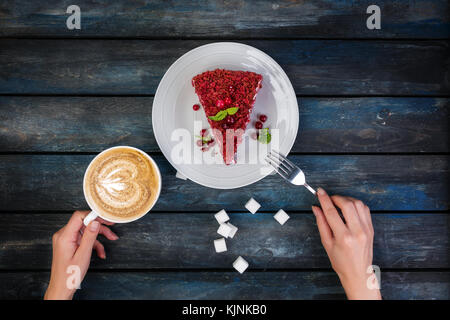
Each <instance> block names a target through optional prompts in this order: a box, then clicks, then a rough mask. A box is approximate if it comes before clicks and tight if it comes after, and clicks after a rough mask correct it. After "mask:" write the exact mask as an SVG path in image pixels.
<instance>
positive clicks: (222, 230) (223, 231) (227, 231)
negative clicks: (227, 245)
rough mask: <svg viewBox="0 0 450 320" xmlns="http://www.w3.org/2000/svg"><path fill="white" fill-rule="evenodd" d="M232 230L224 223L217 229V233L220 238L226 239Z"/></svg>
mask: <svg viewBox="0 0 450 320" xmlns="http://www.w3.org/2000/svg"><path fill="white" fill-rule="evenodd" d="M232 230H233V229H232V228H231V227H230V226H229V225H228V224H226V223H221V224H220V226H219V229H217V233H218V234H220V235H221V236H222V237H225V238H228V237H229V236H230V233H231V231H232Z"/></svg>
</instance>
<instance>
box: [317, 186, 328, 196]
mask: <svg viewBox="0 0 450 320" xmlns="http://www.w3.org/2000/svg"><path fill="white" fill-rule="evenodd" d="M317 193H318V194H319V195H321V196H324V195H326V194H327V193H326V192H325V190H323V189H322V188H320V187H319V188H317Z"/></svg>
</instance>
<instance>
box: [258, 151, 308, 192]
mask: <svg viewBox="0 0 450 320" xmlns="http://www.w3.org/2000/svg"><path fill="white" fill-rule="evenodd" d="M264 160H266V162H267V163H269V164H270V165H271V166H272V167H273V168H274V169H275V170H276V171H277V172H278V174H279V175H280V176H282V177H283V178H284V179H286V180H287V181H289V182H290V183H292V184H295V185H296V186H304V187H305V188H306V189H308V190H309V191H311V193H312V194H314V195H315V194H316V190H314V189H313V188H311V187H310V186H309V185H308V184H307V183H306V179H305V174H304V173H303V171H302V170H301V169H300V168H299V167H297V166H296V165H295V164H293V163H292V162H291V161H289V160H288V159H287V158H286V157H285V156H283V155H282V154H280V153H279V152H277V151H275V150H273V151H271V152H269V153H268V154H267V156H266V158H265V159H264Z"/></svg>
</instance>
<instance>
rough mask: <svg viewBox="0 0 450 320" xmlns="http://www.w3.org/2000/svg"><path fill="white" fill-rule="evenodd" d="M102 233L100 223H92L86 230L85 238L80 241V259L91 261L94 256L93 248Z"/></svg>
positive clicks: (78, 251) (78, 253)
mask: <svg viewBox="0 0 450 320" xmlns="http://www.w3.org/2000/svg"><path fill="white" fill-rule="evenodd" d="M99 231H100V223H99V222H98V221H95V220H94V221H92V222H91V223H90V224H89V225H88V226H87V228H85V229H84V232H83V237H82V238H81V241H80V246H79V247H78V250H77V253H76V255H77V256H78V258H80V259H88V260H90V258H91V254H92V248H93V246H94V243H95V240H96V239H97V235H98V232H99Z"/></svg>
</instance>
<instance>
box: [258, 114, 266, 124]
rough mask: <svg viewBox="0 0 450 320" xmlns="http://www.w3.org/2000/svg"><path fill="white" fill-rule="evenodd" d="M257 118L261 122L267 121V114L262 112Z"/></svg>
mask: <svg viewBox="0 0 450 320" xmlns="http://www.w3.org/2000/svg"><path fill="white" fill-rule="evenodd" d="M259 120H260V121H261V122H266V121H267V116H266V115H265V114H262V115H260V116H259Z"/></svg>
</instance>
